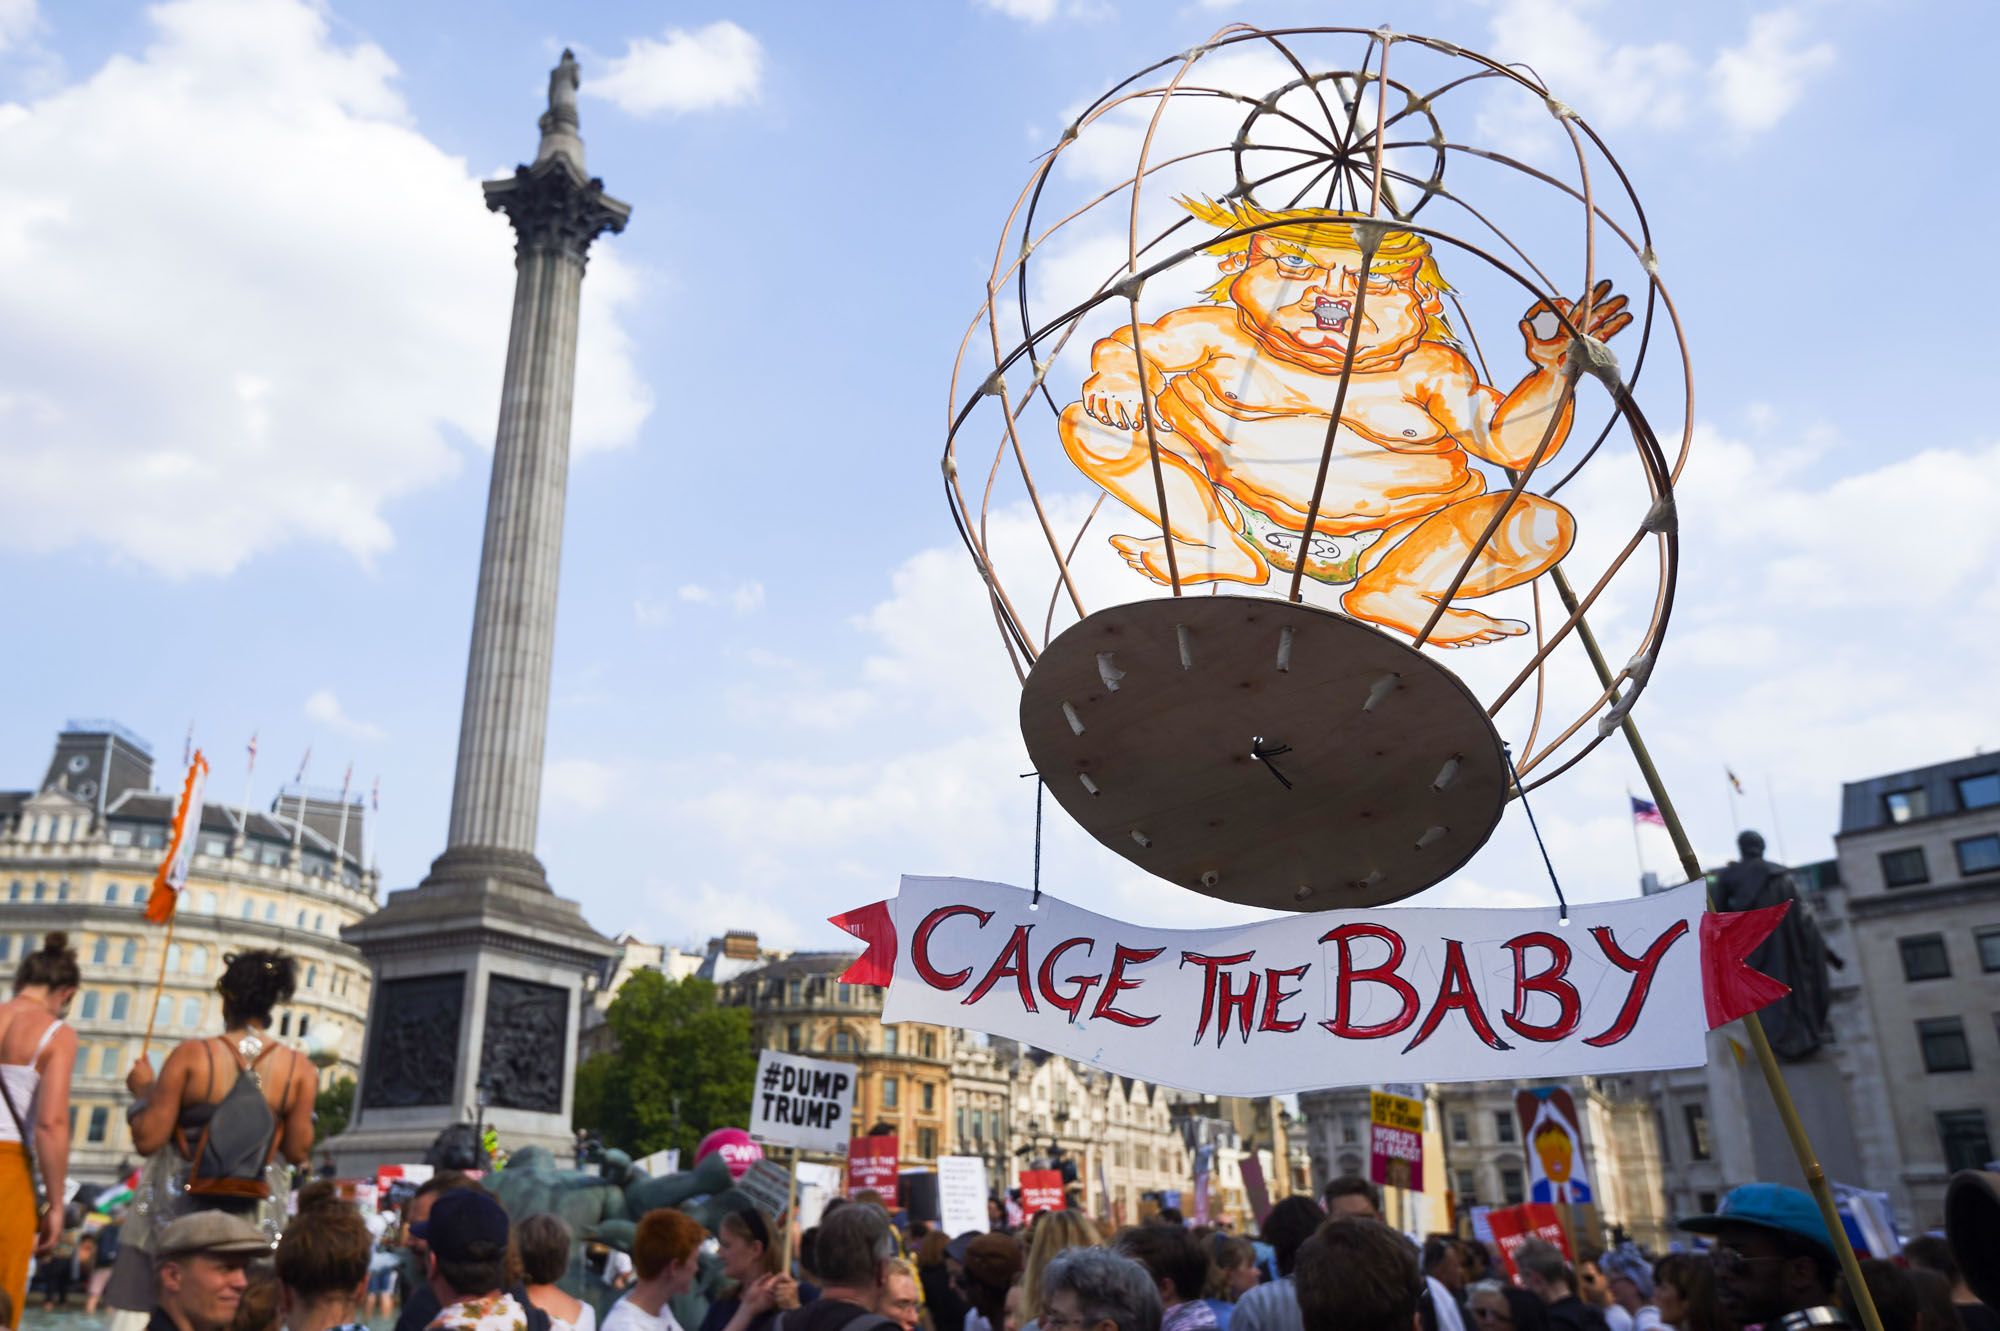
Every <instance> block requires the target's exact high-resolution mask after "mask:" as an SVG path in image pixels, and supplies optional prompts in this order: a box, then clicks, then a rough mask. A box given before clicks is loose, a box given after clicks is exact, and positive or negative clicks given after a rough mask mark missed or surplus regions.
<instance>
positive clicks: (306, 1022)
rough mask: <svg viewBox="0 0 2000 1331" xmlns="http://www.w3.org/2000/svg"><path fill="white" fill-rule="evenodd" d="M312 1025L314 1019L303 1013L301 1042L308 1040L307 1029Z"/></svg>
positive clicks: (300, 1032)
mask: <svg viewBox="0 0 2000 1331" xmlns="http://www.w3.org/2000/svg"><path fill="white" fill-rule="evenodd" d="M311 1024H312V1018H311V1017H310V1016H308V1015H307V1014H306V1013H303V1012H301V1013H299V1038H300V1039H301V1040H303V1039H305V1038H306V1027H308V1026H310V1025H311Z"/></svg>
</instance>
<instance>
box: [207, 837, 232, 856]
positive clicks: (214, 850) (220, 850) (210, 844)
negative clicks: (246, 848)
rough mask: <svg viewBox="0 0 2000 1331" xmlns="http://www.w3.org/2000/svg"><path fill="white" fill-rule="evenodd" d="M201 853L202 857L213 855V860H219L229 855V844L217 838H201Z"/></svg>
mask: <svg viewBox="0 0 2000 1331" xmlns="http://www.w3.org/2000/svg"><path fill="white" fill-rule="evenodd" d="M201 853H202V854H204V855H213V856H215V858H217V859H221V858H222V857H223V856H225V855H227V854H228V853H229V843H228V842H227V841H224V840H223V839H222V838H221V837H219V836H210V837H203V838H202V839H201Z"/></svg>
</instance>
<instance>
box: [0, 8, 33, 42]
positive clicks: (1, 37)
mask: <svg viewBox="0 0 2000 1331" xmlns="http://www.w3.org/2000/svg"><path fill="white" fill-rule="evenodd" d="M39 26H41V20H40V19H39V18H38V17H37V15H36V13H35V0H0V52H7V51H14V50H18V49H19V48H20V47H22V46H23V45H25V44H26V43H27V42H28V40H29V39H30V38H31V37H33V36H34V35H35V30H36V28H38V27H39Z"/></svg>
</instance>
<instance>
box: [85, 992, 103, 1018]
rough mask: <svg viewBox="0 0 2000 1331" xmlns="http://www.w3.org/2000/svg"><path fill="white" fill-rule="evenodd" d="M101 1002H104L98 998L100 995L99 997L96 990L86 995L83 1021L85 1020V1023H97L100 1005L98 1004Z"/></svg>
mask: <svg viewBox="0 0 2000 1331" xmlns="http://www.w3.org/2000/svg"><path fill="white" fill-rule="evenodd" d="M100 1001H102V1000H100V999H99V998H98V995H97V991H96V990H95V989H92V990H90V991H89V992H87V993H86V994H84V996H83V1019H84V1020H85V1021H95V1020H97V1005H98V1003H99V1002H100Z"/></svg>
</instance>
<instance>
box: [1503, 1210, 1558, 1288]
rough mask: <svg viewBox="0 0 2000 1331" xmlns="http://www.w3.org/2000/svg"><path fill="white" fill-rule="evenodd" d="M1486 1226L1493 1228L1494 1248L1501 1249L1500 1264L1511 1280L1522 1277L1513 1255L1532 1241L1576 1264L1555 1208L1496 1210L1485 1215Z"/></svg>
mask: <svg viewBox="0 0 2000 1331" xmlns="http://www.w3.org/2000/svg"><path fill="white" fill-rule="evenodd" d="M1486 1223H1487V1224H1489V1225H1491V1226H1492V1227H1493V1244H1494V1246H1495V1247H1497V1248H1499V1249H1500V1262H1501V1264H1502V1265H1503V1266H1505V1267H1506V1268H1507V1278H1508V1279H1509V1280H1513V1279H1515V1278H1517V1277H1518V1276H1519V1275H1520V1272H1519V1270H1517V1269H1516V1268H1515V1266H1514V1254H1515V1253H1516V1252H1517V1251H1519V1250H1520V1247H1521V1245H1522V1244H1524V1243H1526V1242H1527V1241H1528V1240H1529V1239H1543V1240H1546V1241H1547V1242H1549V1243H1553V1244H1555V1245H1556V1247H1558V1248H1560V1249H1561V1250H1562V1255H1563V1256H1564V1257H1567V1258H1569V1259H1570V1260H1572V1261H1574V1260H1575V1258H1574V1257H1573V1256H1572V1255H1571V1253H1570V1250H1569V1239H1568V1238H1567V1237H1566V1236H1565V1235H1564V1234H1563V1228H1562V1221H1560V1220H1558V1219H1557V1218H1556V1208H1555V1207H1554V1206H1553V1205H1552V1204H1550V1203H1548V1202H1528V1203H1526V1204H1525V1205H1522V1206H1508V1207H1500V1208H1495V1209H1494V1210H1492V1211H1489V1212H1487V1213H1486Z"/></svg>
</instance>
